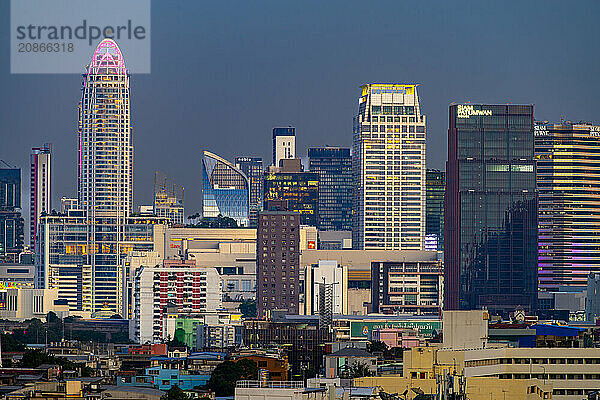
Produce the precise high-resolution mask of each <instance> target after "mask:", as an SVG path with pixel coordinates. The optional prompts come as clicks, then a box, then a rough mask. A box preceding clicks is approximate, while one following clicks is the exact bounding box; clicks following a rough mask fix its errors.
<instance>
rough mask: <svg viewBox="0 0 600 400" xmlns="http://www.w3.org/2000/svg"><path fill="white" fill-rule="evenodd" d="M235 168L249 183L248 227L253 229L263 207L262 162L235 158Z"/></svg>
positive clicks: (260, 159)
mask: <svg viewBox="0 0 600 400" xmlns="http://www.w3.org/2000/svg"><path fill="white" fill-rule="evenodd" d="M235 166H236V167H237V168H238V169H239V170H240V171H242V172H243V173H244V174H245V175H246V177H247V178H248V180H249V181H250V226H252V227H255V226H256V225H257V224H258V212H259V211H260V210H262V205H263V160H262V158H260V157H236V158H235Z"/></svg>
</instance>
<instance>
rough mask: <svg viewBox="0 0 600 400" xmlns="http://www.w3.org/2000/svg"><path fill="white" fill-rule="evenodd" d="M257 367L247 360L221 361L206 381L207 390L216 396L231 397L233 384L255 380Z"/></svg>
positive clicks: (233, 391) (233, 389)
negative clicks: (245, 380)
mask: <svg viewBox="0 0 600 400" xmlns="http://www.w3.org/2000/svg"><path fill="white" fill-rule="evenodd" d="M257 377H258V367H257V366H256V363H255V362H254V361H252V360H249V359H241V360H240V361H238V362H234V361H223V362H222V363H221V364H219V365H217V368H215V370H214V371H213V373H212V375H211V376H210V380H209V381H208V388H209V389H211V390H212V391H213V392H215V394H216V395H217V396H233V395H234V394H235V383H236V382H237V381H239V380H242V379H257Z"/></svg>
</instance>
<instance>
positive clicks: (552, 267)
mask: <svg viewBox="0 0 600 400" xmlns="http://www.w3.org/2000/svg"><path fill="white" fill-rule="evenodd" d="M535 157H536V163H537V173H536V177H537V178H536V179H537V189H538V196H539V202H538V207H539V210H538V218H539V222H538V232H539V243H538V249H539V253H538V279H539V287H540V289H545V290H558V288H559V287H560V286H569V287H572V288H579V289H581V290H584V289H585V288H586V285H587V280H588V275H589V274H590V273H594V274H596V273H600V126H594V125H589V124H585V123H578V124H573V123H561V124H551V123H538V124H537V125H536V126H535Z"/></svg>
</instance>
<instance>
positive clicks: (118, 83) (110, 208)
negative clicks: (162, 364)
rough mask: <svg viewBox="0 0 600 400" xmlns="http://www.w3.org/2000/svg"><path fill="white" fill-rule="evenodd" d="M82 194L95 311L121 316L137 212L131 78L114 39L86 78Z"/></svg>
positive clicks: (95, 57) (80, 175)
mask: <svg viewBox="0 0 600 400" xmlns="http://www.w3.org/2000/svg"><path fill="white" fill-rule="evenodd" d="M78 192H79V207H80V208H81V209H82V210H83V211H84V216H85V218H86V223H87V226H88V230H89V231H88V238H89V239H88V240H89V243H87V250H86V253H85V254H86V255H87V256H88V257H89V264H90V265H91V270H92V286H93V288H92V296H93V299H92V308H93V310H94V311H97V310H101V309H107V310H114V311H115V312H118V310H119V307H118V303H119V296H120V294H119V293H118V290H117V287H118V281H119V276H118V275H119V267H118V266H119V265H120V262H121V253H122V252H121V250H119V243H120V242H122V241H123V240H124V225H125V223H126V221H127V218H128V217H129V214H130V213H131V212H132V211H133V141H132V135H131V108H130V85H129V73H128V72H127V69H126V68H125V62H124V59H123V54H122V53H121V50H120V49H119V47H118V46H117V44H116V43H115V42H114V41H113V40H112V39H104V40H102V41H101V42H100V44H99V45H98V47H97V48H96V51H95V52H94V54H93V56H92V60H91V61H90V64H89V66H88V67H87V71H86V72H85V73H84V74H83V85H82V96H81V102H80V103H79V169H78Z"/></svg>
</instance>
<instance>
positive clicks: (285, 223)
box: [256, 211, 300, 318]
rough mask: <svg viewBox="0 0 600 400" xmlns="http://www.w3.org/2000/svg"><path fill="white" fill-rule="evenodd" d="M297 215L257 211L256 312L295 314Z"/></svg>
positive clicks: (297, 292)
mask: <svg viewBox="0 0 600 400" xmlns="http://www.w3.org/2000/svg"><path fill="white" fill-rule="evenodd" d="M299 263H300V216H299V215H298V214H297V213H294V212H288V211H261V212H260V214H259V217H258V232H257V237H256V291H257V293H256V310H257V313H258V317H259V318H264V317H266V316H267V314H268V313H269V311H272V310H287V312H288V313H289V314H298V311H299V308H300V307H299V303H300V266H299Z"/></svg>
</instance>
